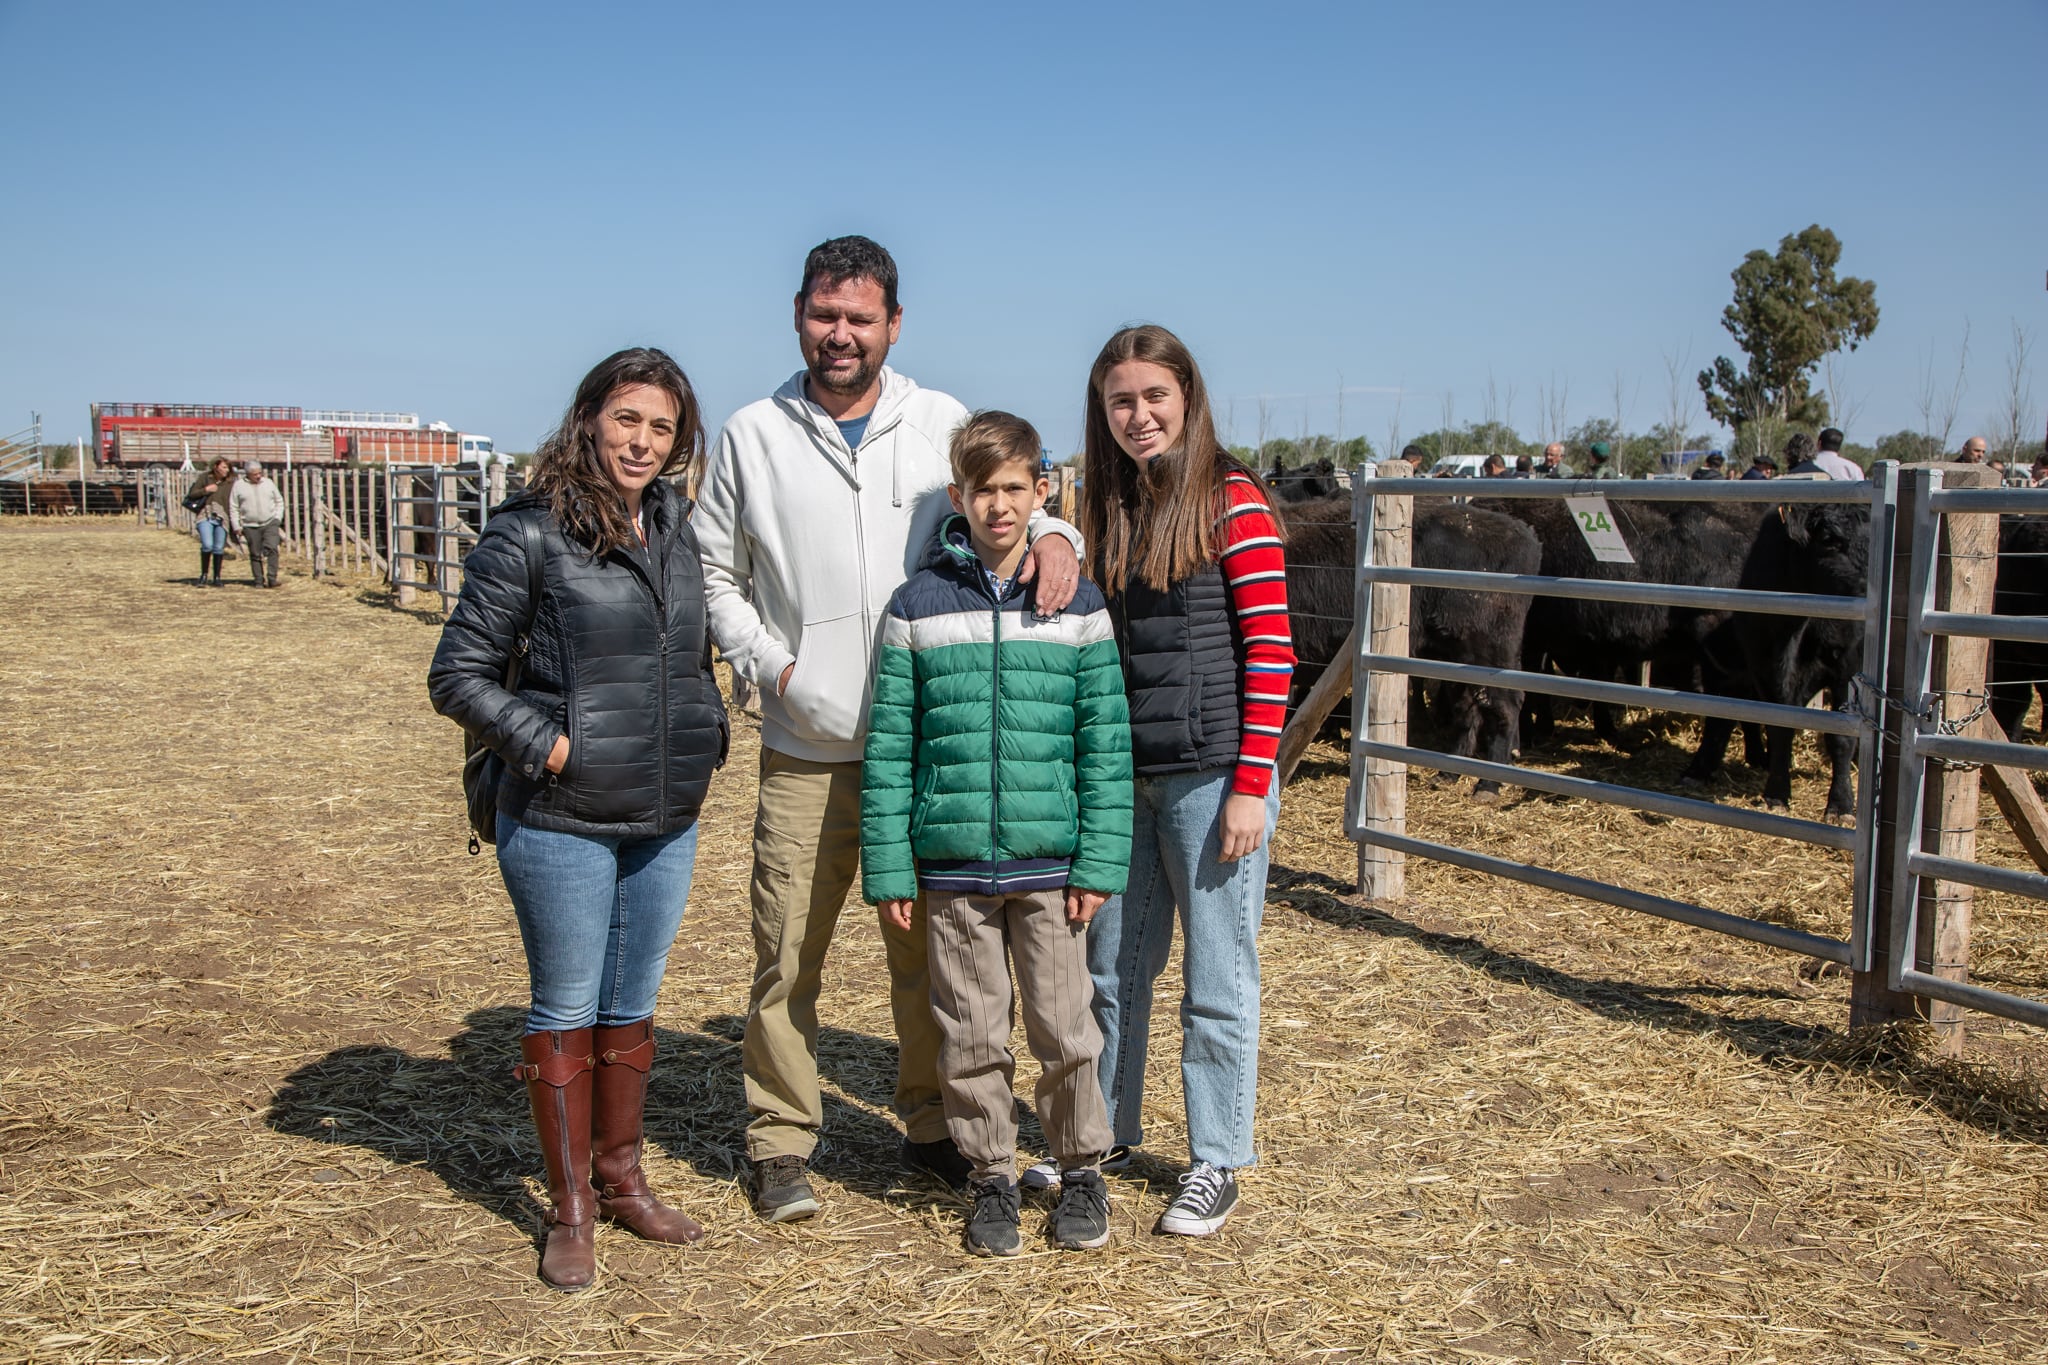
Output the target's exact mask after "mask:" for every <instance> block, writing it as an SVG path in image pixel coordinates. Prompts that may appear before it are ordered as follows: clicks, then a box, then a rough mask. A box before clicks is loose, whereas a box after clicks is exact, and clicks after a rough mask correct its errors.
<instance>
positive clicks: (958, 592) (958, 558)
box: [861, 515, 1131, 902]
mask: <svg viewBox="0 0 2048 1365" xmlns="http://www.w3.org/2000/svg"><path fill="white" fill-rule="evenodd" d="M1033 599H1034V590H1033V587H1032V585H1030V584H1022V585H1019V584H1014V583H1013V584H1012V585H1010V587H1009V588H1008V590H1007V591H1006V592H1005V593H1004V594H1003V597H1002V600H1001V601H997V600H996V596H995V592H994V590H993V589H992V588H991V587H990V584H989V579H988V574H987V573H986V571H985V570H984V569H983V568H982V566H981V561H980V559H979V558H977V557H976V555H975V553H974V546H973V543H972V542H971V541H970V540H969V539H968V534H967V520H966V518H964V517H960V516H957V515H956V516H952V517H949V518H947V520H946V522H945V524H944V525H943V526H941V527H940V528H939V534H938V536H937V537H936V538H935V539H934V540H933V542H932V545H931V548H930V549H929V550H928V551H927V552H926V554H925V557H924V561H923V566H922V567H921V568H920V569H919V571H918V572H917V573H916V574H915V575H913V576H912V577H911V579H910V581H909V582H907V583H905V584H904V585H903V586H902V587H900V588H898V589H897V590H896V593H895V595H894V596H893V597H891V598H890V599H889V608H888V612H887V614H886V615H885V616H884V617H883V622H882V641H881V648H880V650H879V651H878V659H877V664H876V675H875V690H874V703H873V707H872V709H871V710H870V712H869V714H868V739H867V753H866V758H865V761H864V763H863V765H862V774H861V893H862V895H864V896H865V897H866V898H867V899H868V900H869V901H870V902H880V901H885V900H901V899H908V898H909V897H911V896H914V895H916V894H917V888H918V887H919V886H923V887H925V888H926V889H928V890H933V891H953V892H960V891H971V892H979V893H983V894H990V895H993V894H996V893H999V892H1007V891H1036V890H1044V889H1047V888H1053V887H1062V886H1069V885H1071V886H1074V887H1076V888H1079V889H1081V890H1086V891H1101V892H1108V893H1112V894H1113V893H1116V892H1120V891H1122V890H1123V889H1124V881H1125V879H1126V878H1127V877H1128V876H1129V875H1130V863H1131V729H1130V718H1129V712H1128V710H1127V708H1126V705H1125V701H1124V681H1123V672H1122V670H1121V668H1120V667H1119V666H1118V663H1117V648H1116V638H1115V636H1114V634H1113V633H1112V631H1111V629H1110V619H1109V608H1108V604H1107V603H1106V602H1105V601H1104V600H1103V596H1102V592H1101V590H1100V589H1098V588H1097V587H1096V586H1095V585H1094V584H1093V583H1090V582H1088V581H1087V580H1086V579H1083V580H1082V581H1081V584H1080V588H1079V591H1078V592H1077V593H1076V594H1075V597H1074V600H1073V602H1072V603H1070V604H1069V605H1068V606H1067V608H1066V609H1065V610H1064V611H1062V612H1060V613H1059V614H1058V615H1056V616H1054V617H1052V618H1051V619H1049V620H1039V619H1037V618H1036V617H1034V616H1033V614H1032V610H1033Z"/></svg>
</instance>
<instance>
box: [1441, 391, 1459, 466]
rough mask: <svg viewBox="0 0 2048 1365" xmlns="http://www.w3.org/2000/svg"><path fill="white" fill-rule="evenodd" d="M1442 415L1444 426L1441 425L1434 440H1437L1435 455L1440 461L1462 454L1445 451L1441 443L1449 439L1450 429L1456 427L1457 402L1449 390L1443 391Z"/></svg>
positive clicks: (1454, 451)
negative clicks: (1448, 456) (1446, 457)
mask: <svg viewBox="0 0 2048 1365" xmlns="http://www.w3.org/2000/svg"><path fill="white" fill-rule="evenodd" d="M1443 415H1444V424H1443V426H1441V427H1439V428H1438V433H1439V434H1438V436H1437V438H1436V439H1437V452H1436V453H1437V457H1438V458H1439V459H1441V458H1442V457H1443V456H1445V455H1457V454H1460V453H1462V452H1460V451H1456V450H1445V449H1444V448H1443V443H1444V442H1446V441H1448V440H1450V439H1451V428H1452V427H1455V426H1456V425H1457V424H1458V401H1457V397H1456V395H1454V394H1453V393H1452V392H1451V391H1450V390H1449V389H1445V390H1444V402H1443Z"/></svg>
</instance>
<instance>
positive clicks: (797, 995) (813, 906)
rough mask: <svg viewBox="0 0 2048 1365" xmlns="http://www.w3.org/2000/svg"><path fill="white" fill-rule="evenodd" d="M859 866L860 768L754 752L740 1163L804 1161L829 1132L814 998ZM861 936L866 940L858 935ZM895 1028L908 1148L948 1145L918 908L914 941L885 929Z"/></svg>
mask: <svg viewBox="0 0 2048 1365" xmlns="http://www.w3.org/2000/svg"><path fill="white" fill-rule="evenodd" d="M859 868H860V764H858V763H814V762H812V761H810V760H808V759H802V758H794V757H792V756H790V755H789V754H783V753H777V752H776V751H774V750H773V749H768V748H763V749H762V750H761V798H760V806H759V809H758V813H757V814H756V817H755V820H754V885H753V907H754V989H753V992H752V995H751V996H750V998H749V999H748V1002H747V1030H746V1037H745V1040H744V1041H743V1043H742V1044H741V1049H740V1065H741V1069H742V1071H743V1072H744V1073H745V1076H746V1084H747V1108H748V1110H749V1111H751V1112H752V1114H753V1115H754V1118H753V1121H752V1122H751V1123H749V1124H748V1125H747V1156H748V1157H749V1158H750V1159H751V1160H754V1161H766V1160H768V1159H769V1158H771V1157H778V1156H800V1157H804V1158H806V1159H808V1158H809V1156H810V1154H811V1152H812V1151H813V1150H815V1149H816V1147H817V1145H818V1130H819V1129H820V1128H821V1127H822V1126H823V1125H824V1122H825V1108H824V1100H823V1097H822V1096H821V1095H820V1094H819V1092H818V989H819V985H820V983H821V981H822V979H823V976H824V970H825V951H826V949H827V948H829V947H830V946H831V943H832V931H833V929H834V928H835V927H836V926H837V925H838V923H839V910H840V907H841V906H842V905H843V904H844V903H845V901H846V895H847V892H849V891H850V890H852V889H853V879H854V875H855V874H856V873H857V872H858V870H859ZM862 930H863V932H869V930H868V929H867V926H865V925H863V926H862ZM882 942H883V948H884V951H885V953H886V955H887V958H888V963H889V1008H890V1011H891V1013H893V1014H894V1015H895V1019H896V1039H897V1046H898V1052H897V1060H896V1097H895V1109H896V1113H897V1116H898V1117H900V1118H901V1119H902V1120H903V1126H904V1128H905V1130H906V1131H907V1132H908V1133H909V1135H910V1140H911V1141H913V1142H937V1141H939V1140H940V1139H942V1138H944V1137H945V1136H946V1111H945V1107H944V1106H943V1104H942V1103H941V1102H940V1099H939V1076H938V1061H939V1032H938V1028H937V1026H936V1025H935V1024H934V1023H933V1022H932V1010H931V984H930V981H929V977H928V972H927V968H926V952H925V929H924V899H923V898H922V897H919V898H918V901H917V911H916V915H915V916H914V918H913V919H912V921H911V927H910V932H909V933H907V934H906V933H902V932H899V931H898V930H895V929H884V930H883V934H882Z"/></svg>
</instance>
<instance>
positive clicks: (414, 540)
mask: <svg viewBox="0 0 2048 1365" xmlns="http://www.w3.org/2000/svg"><path fill="white" fill-rule="evenodd" d="M412 490H413V477H412V474H411V473H410V472H407V473H404V474H401V473H399V471H398V470H396V469H389V470H387V471H386V473H385V489H384V496H385V497H386V498H388V499H390V504H391V581H392V582H393V583H395V584H396V585H397V586H398V605H399V606H401V607H410V606H411V605H412V599H413V576H414V574H416V573H417V572H418V571H419V561H417V560H415V559H410V558H406V559H401V558H399V556H400V555H413V554H417V553H418V552H419V538H418V537H417V536H415V535H414V534H413V529H412V527H413V516H412V512H413V504H412V496H413V492H412ZM401 546H402V547H403V548H400V547H401Z"/></svg>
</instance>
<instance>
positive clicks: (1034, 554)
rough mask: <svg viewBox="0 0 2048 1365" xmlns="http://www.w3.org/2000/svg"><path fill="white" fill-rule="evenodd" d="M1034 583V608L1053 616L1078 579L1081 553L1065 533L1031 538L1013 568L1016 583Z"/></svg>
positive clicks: (1071, 597)
mask: <svg viewBox="0 0 2048 1365" xmlns="http://www.w3.org/2000/svg"><path fill="white" fill-rule="evenodd" d="M1034 579H1035V580H1036V581H1037V583H1038V597H1037V603H1038V612H1039V615H1041V616H1053V615H1057V614H1058V613H1059V612H1062V611H1064V610H1066V607H1067V604H1068V603H1070V602H1072V601H1073V600H1074V592H1075V590H1076V589H1077V588H1078V587H1079V586H1080V583H1081V557H1080V556H1079V555H1077V554H1075V553H1074V547H1073V545H1072V543H1070V542H1069V541H1068V540H1067V538H1066V537H1065V536H1062V535H1049V536H1040V537H1039V538H1038V539H1036V540H1034V541H1032V542H1031V549H1030V551H1029V552H1028V553H1027V554H1026V555H1025V556H1024V564H1023V567H1022V568H1020V569H1019V570H1018V572H1017V581H1018V582H1019V583H1029V582H1032V581H1033V580H1034Z"/></svg>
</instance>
